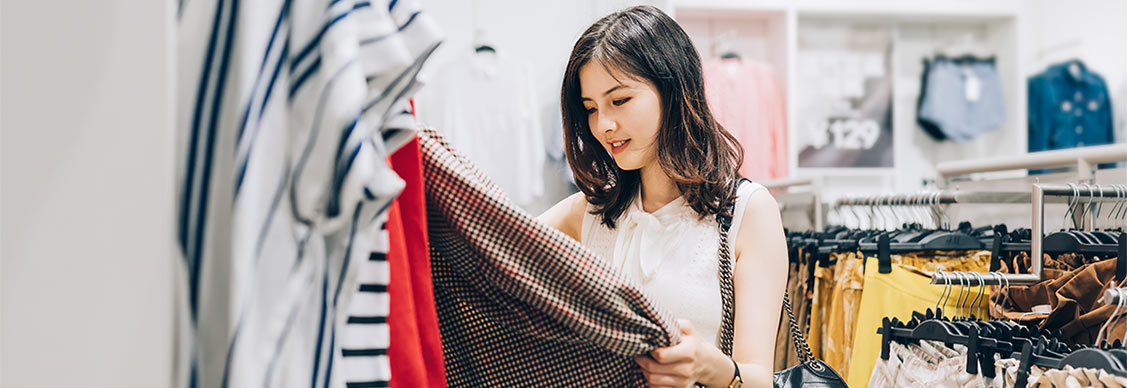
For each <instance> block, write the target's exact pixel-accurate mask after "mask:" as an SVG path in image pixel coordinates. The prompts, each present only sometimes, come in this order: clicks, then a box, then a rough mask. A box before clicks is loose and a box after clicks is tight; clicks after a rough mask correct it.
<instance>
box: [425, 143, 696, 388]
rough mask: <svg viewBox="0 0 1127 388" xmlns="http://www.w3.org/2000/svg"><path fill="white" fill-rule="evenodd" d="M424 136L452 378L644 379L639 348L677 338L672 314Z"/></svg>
mask: <svg viewBox="0 0 1127 388" xmlns="http://www.w3.org/2000/svg"><path fill="white" fill-rule="evenodd" d="M419 141H420V146H421V148H422V152H423V168H424V177H425V180H426V202H427V229H428V235H429V238H430V244H431V245H430V249H431V264H432V266H433V269H432V270H433V279H434V292H435V304H436V307H437V309H438V318H439V326H440V329H441V332H442V346H443V352H444V354H445V360H446V373H447V381H448V383H449V385H450V386H452V387H463V386H472V387H477V386H488V387H510V386H520V387H527V386H551V387H580V386H581V387H628V386H637V387H641V386H643V385H644V380H643V377H642V374H641V371H640V369H639V368H638V367H637V365H636V364H635V363H634V362H633V360H632V357H633V356H636V355H641V354H646V353H648V352H650V351H651V350H653V349H655V348H658V347H663V346H669V345H670V344H673V343H676V342H677V341H678V339H679V338H678V333H679V332H680V330H679V329H678V328H677V326H676V324H675V322H674V321H673V319H672V317H671V315H670V314H669V313H668V312H667V311H665V310H664V309H661V308H658V307H657V306H656V305H655V304H654V303H652V302H650V301H649V300H648V299H647V298H646V297H644V296H643V295H642V292H641V290H640V288H639V287H638V286H637V285H636V284H633V283H631V282H629V281H627V280H625V278H624V277H623V276H622V275H620V274H618V273H617V272H616V271H614V270H612V269H611V268H610V267H609V265H607V263H606V262H605V261H604V260H603V259H601V258H599V257H596V256H595V255H594V254H592V253H591V252H589V251H588V250H587V249H585V248H583V247H582V246H580V245H579V243H578V242H576V241H575V240H573V239H571V238H569V237H568V236H566V235H564V234H563V233H561V232H559V231H557V230H555V229H552V228H551V227H548V226H546V225H543V224H541V223H539V222H536V221H535V220H533V219H532V217H530V216H529V215H528V214H527V213H525V212H524V211H522V210H520V209H519V208H517V207H516V206H515V205H513V204H511V203H510V202H509V201H508V199H506V197H505V196H504V194H502V193H501V191H500V189H499V188H498V187H497V186H496V185H494V184H493V183H492V182H491V181H490V180H489V179H488V178H487V177H485V176H484V175H482V174H481V173H480V172H479V171H477V169H476V168H475V167H474V166H473V164H472V163H470V162H469V161H468V160H467V159H466V158H464V157H463V156H461V155H460V154H458V153H457V151H455V150H453V149H452V147H450V145H449V144H447V143H446V141H445V140H444V139H443V138H442V137H441V136H440V135H438V134H437V133H436V132H434V131H433V130H423V131H421V132H420V133H419Z"/></svg>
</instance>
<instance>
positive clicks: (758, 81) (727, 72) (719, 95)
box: [703, 58, 788, 181]
mask: <svg viewBox="0 0 1127 388" xmlns="http://www.w3.org/2000/svg"><path fill="white" fill-rule="evenodd" d="M703 71H704V90H705V93H706V95H707V98H708V107H709V108H710V109H711V110H712V114H713V115H715V116H716V121H718V122H719V123H720V125H723V126H724V128H725V129H727V130H728V131H729V132H731V133H732V135H735V136H736V139H738V140H739V141H740V145H741V146H742V147H743V149H744V164H743V166H740V175H742V176H744V177H745V178H748V179H751V180H753V181H755V180H770V179H777V178H783V177H786V176H788V174H787V166H788V165H787V152H788V151H787V121H786V102H785V99H784V97H783V93H782V92H781V91H780V88H779V86H778V83H777V82H776V81H775V74H774V71H772V70H771V68H770V66H769V65H767V64H763V63H758V62H754V61H751V60H745V59H739V58H733V59H714V60H710V61H706V62H705V63H704V64H703Z"/></svg>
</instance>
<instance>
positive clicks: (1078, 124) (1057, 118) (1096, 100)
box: [1028, 60, 1115, 152]
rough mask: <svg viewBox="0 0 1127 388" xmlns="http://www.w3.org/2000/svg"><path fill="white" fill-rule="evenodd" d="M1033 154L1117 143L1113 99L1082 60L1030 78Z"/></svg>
mask: <svg viewBox="0 0 1127 388" xmlns="http://www.w3.org/2000/svg"><path fill="white" fill-rule="evenodd" d="M1028 93H1029V152H1034V151H1045V150H1058V149H1062V148H1073V147H1083V146H1091V145H1100V144H1109V143H1112V142H1114V137H1115V135H1114V132H1115V130H1114V127H1113V126H1114V123H1113V122H1112V117H1111V110H1112V106H1111V97H1110V96H1109V94H1108V88H1107V84H1106V83H1105V82H1104V78H1103V77H1102V76H1100V75H1099V74H1096V73H1095V72H1093V71H1091V70H1089V69H1088V67H1087V66H1086V65H1084V63H1083V62H1081V61H1078V60H1076V61H1068V62H1063V63H1059V64H1056V65H1053V66H1049V68H1048V69H1046V70H1045V71H1044V72H1041V73H1040V74H1038V75H1036V76H1033V77H1030V78H1029V92H1028Z"/></svg>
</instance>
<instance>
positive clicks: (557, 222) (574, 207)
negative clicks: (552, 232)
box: [536, 193, 587, 241]
mask: <svg viewBox="0 0 1127 388" xmlns="http://www.w3.org/2000/svg"><path fill="white" fill-rule="evenodd" d="M585 211H587V199H586V198H584V197H583V193H575V194H572V195H571V196H570V197H567V198H564V199H563V200H562V201H560V202H559V203H557V204H556V205H555V206H552V208H551V209H548V210H547V211H545V212H544V214H541V215H540V216H539V217H536V220H538V221H540V222H543V223H545V224H548V226H551V227H553V228H556V229H558V230H559V231H561V232H563V233H564V234H566V235H568V236H570V237H571V238H573V239H575V240H576V241H579V237H580V236H579V233H580V230H582V228H583V212H585Z"/></svg>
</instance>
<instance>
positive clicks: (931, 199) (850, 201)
mask: <svg viewBox="0 0 1127 388" xmlns="http://www.w3.org/2000/svg"><path fill="white" fill-rule="evenodd" d="M1030 201H1031V194H1030V193H1027V192H1021V191H966V192H959V191H954V192H952V191H925V192H919V193H895V194H878V195H869V196H860V197H843V198H839V199H838V200H837V201H834V206H836V207H841V206H928V205H949V204H956V203H958V204H1004V203H1030Z"/></svg>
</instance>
